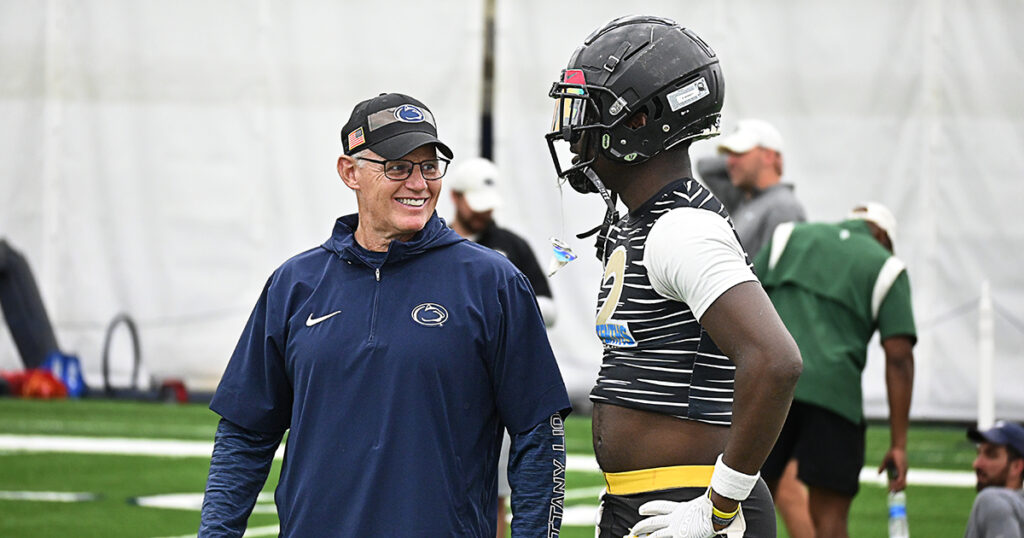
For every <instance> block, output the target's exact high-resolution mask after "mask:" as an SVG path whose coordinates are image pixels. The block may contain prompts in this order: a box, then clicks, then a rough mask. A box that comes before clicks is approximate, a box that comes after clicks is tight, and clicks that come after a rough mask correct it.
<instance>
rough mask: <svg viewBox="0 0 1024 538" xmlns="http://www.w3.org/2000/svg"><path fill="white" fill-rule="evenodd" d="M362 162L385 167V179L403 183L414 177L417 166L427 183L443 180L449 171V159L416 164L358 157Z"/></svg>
mask: <svg viewBox="0 0 1024 538" xmlns="http://www.w3.org/2000/svg"><path fill="white" fill-rule="evenodd" d="M356 158H357V159H359V160H361V161H370V162H371V163H377V164H380V165H384V177H386V178H388V179H390V180H392V181H403V180H405V179H408V178H409V176H411V175H412V170H413V168H415V167H416V166H417V165H418V166H419V167H420V174H421V175H423V179H425V180H427V181H434V180H436V179H441V177H442V176H444V173H445V172H446V171H447V170H448V163H449V162H450V161H449V160H448V159H445V158H443V157H438V158H436V159H427V160H425V161H420V162H418V163H414V162H412V161H409V160H406V159H389V160H387V161H380V160H377V159H367V158H366V157H356Z"/></svg>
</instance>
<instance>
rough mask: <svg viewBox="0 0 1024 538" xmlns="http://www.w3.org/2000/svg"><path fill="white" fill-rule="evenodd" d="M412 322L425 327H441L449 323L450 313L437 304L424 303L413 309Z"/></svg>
mask: <svg viewBox="0 0 1024 538" xmlns="http://www.w3.org/2000/svg"><path fill="white" fill-rule="evenodd" d="M412 320H413V321H415V322H416V323H419V324H420V325H423V326H424V327H440V326H441V325H443V324H444V322H445V321H448V311H447V310H445V308H444V307H443V306H441V305H439V304H437V303H423V304H421V305H417V306H416V308H413V309H412Z"/></svg>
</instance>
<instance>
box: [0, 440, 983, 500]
mask: <svg viewBox="0 0 1024 538" xmlns="http://www.w3.org/2000/svg"><path fill="white" fill-rule="evenodd" d="M0 451H6V452H72V453H79V454H121V455H129V456H165V457H202V458H209V457H210V455H211V454H212V453H213V443H212V442H209V441H177V440H169V439H130V438H118V437H72V436H58V435H6V434H5V435H0ZM276 457H277V458H278V459H280V458H282V457H284V447H283V446H282V447H280V448H278V450H277V455H276ZM566 466H567V468H568V470H570V471H579V472H593V473H597V472H600V468H599V467H598V466H597V461H596V460H594V457H593V456H583V455H576V454H570V455H569V456H568V457H567V458H566ZM860 481H861V482H863V483H869V484H885V476H884V475H879V474H878V473H877V469H874V468H871V467H865V468H864V469H862V470H861V472H860ZM907 482H909V483H910V484H913V485H921V486H954V487H973V486H974V482H975V478H974V473H973V472H972V471H940V470H936V469H916V468H911V469H910V471H909V472H908V473H907Z"/></svg>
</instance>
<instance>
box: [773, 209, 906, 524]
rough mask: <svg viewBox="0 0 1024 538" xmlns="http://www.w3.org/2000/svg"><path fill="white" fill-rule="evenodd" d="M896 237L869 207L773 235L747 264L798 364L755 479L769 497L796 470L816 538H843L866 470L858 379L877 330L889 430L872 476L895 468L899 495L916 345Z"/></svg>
mask: <svg viewBox="0 0 1024 538" xmlns="http://www.w3.org/2000/svg"><path fill="white" fill-rule="evenodd" d="M895 234H896V219H895V217H893V214H892V212H890V211H889V210H888V209H887V208H886V207H885V206H883V205H882V204H878V203H874V202H869V203H864V204H860V205H858V206H856V207H855V208H854V210H853V211H852V212H851V213H850V215H849V218H848V220H845V221H842V222H839V223H837V224H824V223H786V224H781V225H779V226H778V227H777V228H776V229H775V232H774V233H773V235H772V238H771V240H770V241H769V242H768V244H766V245H765V247H764V249H763V250H762V251H761V253H760V254H759V255H758V256H757V258H756V260H755V262H754V268H755V272H756V273H757V275H758V277H759V278H760V279H761V283H762V285H763V286H764V288H765V291H767V292H768V296H769V297H770V298H771V300H772V303H773V304H774V305H775V308H776V310H778V312H779V315H780V316H781V317H782V320H783V321H784V322H785V324H786V327H787V328H788V329H789V331H790V333H791V334H792V335H793V338H794V339H795V340H796V343H797V345H798V346H799V348H800V355H801V356H802V357H803V359H804V370H803V374H802V375H801V376H800V380H799V381H798V382H797V385H796V392H795V394H794V396H793V405H792V407H791V408H790V411H789V416H788V417H787V418H786V423H785V425H784V426H783V428H782V432H781V433H780V434H779V439H778V441H777V442H776V444H775V448H774V449H772V452H771V454H770V455H769V456H768V458H767V459H766V460H765V463H764V466H763V467H762V469H761V474H762V476H763V477H764V479H765V481H766V482H768V485H769V487H770V488H772V489H773V490H774V489H776V488H777V486H778V481H779V477H780V476H781V475H782V471H783V469H784V467H785V466H786V464H787V462H789V461H790V460H791V459H795V460H796V461H797V463H798V477H799V478H800V480H801V481H803V482H804V483H805V484H807V487H808V492H809V510H810V516H811V520H812V521H813V523H814V528H815V533H816V535H817V536H828V537H830V538H833V537H836V538H843V537H846V536H848V532H847V519H848V516H849V510H850V504H851V503H852V501H853V497H854V496H855V495H856V494H857V491H858V489H859V475H860V470H861V468H862V467H863V466H864V415H863V409H862V403H863V402H862V395H861V374H862V373H863V370H864V365H865V362H866V361H867V346H868V342H869V341H870V340H871V336H872V335H873V334H874V332H875V331H876V330H877V331H878V332H879V336H880V339H881V342H882V348H883V349H884V350H885V381H886V385H887V387H888V395H889V422H890V447H889V450H888V451H887V452H886V454H885V457H884V458H883V461H882V462H881V464H880V465H879V472H881V471H882V470H884V469H886V467H890V466H891V467H894V468H895V470H896V473H895V477H891V478H890V481H889V488H890V490H892V491H899V490H902V489H904V488H905V487H906V477H907V455H906V449H907V426H908V422H909V413H910V398H911V392H912V389H913V381H914V355H913V346H914V343H915V341H916V339H917V337H916V329H915V326H914V314H913V310H912V308H911V300H910V280H909V278H908V276H907V272H906V267H905V266H904V264H903V262H902V261H900V260H899V258H896V257H895V256H893V254H892V251H893V239H894V238H895ZM799 509H802V508H801V507H787V510H794V511H795V510H799ZM782 510H783V509H782V508H780V511H782Z"/></svg>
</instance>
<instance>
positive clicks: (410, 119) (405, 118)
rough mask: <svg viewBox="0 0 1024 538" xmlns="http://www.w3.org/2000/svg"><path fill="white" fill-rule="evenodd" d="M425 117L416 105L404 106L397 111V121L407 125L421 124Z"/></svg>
mask: <svg viewBox="0 0 1024 538" xmlns="http://www.w3.org/2000/svg"><path fill="white" fill-rule="evenodd" d="M425 117H426V116H424V115H423V111H422V110H420V107H418V106H416V105H402V106H400V107H398V108H396V109H395V119H396V120H398V121H402V122H405V123H419V122H421V121H423V120H424V119H425Z"/></svg>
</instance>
